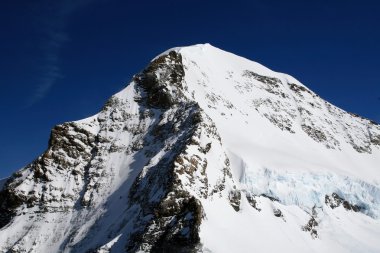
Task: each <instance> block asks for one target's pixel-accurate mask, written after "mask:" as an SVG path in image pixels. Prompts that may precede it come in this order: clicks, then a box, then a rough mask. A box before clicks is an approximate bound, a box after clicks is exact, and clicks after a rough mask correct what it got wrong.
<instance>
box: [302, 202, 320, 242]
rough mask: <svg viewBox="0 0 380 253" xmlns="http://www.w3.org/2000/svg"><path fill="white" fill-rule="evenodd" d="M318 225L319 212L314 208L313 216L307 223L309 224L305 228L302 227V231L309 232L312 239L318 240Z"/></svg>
mask: <svg viewBox="0 0 380 253" xmlns="http://www.w3.org/2000/svg"><path fill="white" fill-rule="evenodd" d="M318 225H319V224H318V222H317V211H316V207H315V206H314V207H313V209H312V214H311V217H310V220H309V221H308V222H307V224H306V225H305V226H303V227H302V230H303V231H306V232H309V233H310V235H311V237H312V238H313V239H316V238H318V231H317V226H318Z"/></svg>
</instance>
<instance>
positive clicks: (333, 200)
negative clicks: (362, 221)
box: [325, 192, 361, 212]
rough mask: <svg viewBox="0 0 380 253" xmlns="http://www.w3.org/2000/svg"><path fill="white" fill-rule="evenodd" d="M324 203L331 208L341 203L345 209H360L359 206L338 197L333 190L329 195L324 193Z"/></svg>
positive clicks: (356, 210)
mask: <svg viewBox="0 0 380 253" xmlns="http://www.w3.org/2000/svg"><path fill="white" fill-rule="evenodd" d="M325 203H326V205H328V206H329V207H331V208H332V209H334V208H337V207H339V206H340V205H343V207H344V208H345V209H346V210H350V211H351V210H352V211H354V212H359V211H360V210H361V207H360V206H358V205H355V204H352V203H350V202H348V201H347V200H345V199H344V198H342V197H340V196H339V195H338V194H336V193H335V192H334V193H333V194H331V196H328V195H326V196H325Z"/></svg>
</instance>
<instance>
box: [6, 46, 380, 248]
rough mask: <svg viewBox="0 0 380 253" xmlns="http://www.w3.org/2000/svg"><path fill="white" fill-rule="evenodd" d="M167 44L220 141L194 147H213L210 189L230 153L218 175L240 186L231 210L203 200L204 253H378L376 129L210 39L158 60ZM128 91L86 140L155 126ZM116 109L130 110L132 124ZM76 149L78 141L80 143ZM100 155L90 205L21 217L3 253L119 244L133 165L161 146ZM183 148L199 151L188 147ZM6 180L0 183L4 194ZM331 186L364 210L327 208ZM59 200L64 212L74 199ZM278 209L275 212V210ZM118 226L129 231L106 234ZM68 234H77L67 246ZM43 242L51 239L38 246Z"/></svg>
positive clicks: (70, 188) (220, 200)
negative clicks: (226, 168) (226, 174)
mask: <svg viewBox="0 0 380 253" xmlns="http://www.w3.org/2000/svg"><path fill="white" fill-rule="evenodd" d="M173 50H174V51H176V52H177V53H179V54H181V56H182V61H183V65H184V70H185V80H184V83H183V85H184V90H185V92H184V94H185V96H186V97H187V98H189V99H190V100H194V101H196V102H197V103H198V104H199V106H200V108H201V109H202V110H203V111H204V113H205V115H207V116H208V117H209V118H210V120H211V121H212V122H213V123H214V124H215V126H216V129H217V131H218V133H219V135H220V137H221V145H219V144H218V142H217V141H215V140H214V139H212V140H210V139H207V138H204V137H201V138H200V139H199V140H198V141H199V142H200V145H201V146H203V145H205V144H207V143H208V142H210V143H212V145H211V146H212V149H211V151H210V153H209V154H207V161H208V168H209V169H208V170H207V177H208V180H209V184H210V185H216V184H217V182H218V179H219V175H220V170H219V169H218V168H221V167H222V166H223V163H224V159H225V155H224V154H226V155H227V157H228V158H229V160H230V162H231V169H232V176H233V182H226V184H229V186H227V189H232V188H233V185H232V184H235V186H236V188H237V189H238V190H239V191H241V193H242V198H241V203H240V209H239V211H235V210H234V209H233V208H232V207H231V205H230V203H229V201H228V199H227V198H226V197H225V196H224V195H222V194H221V195H220V196H219V197H218V196H217V195H214V196H212V197H209V198H207V199H204V198H199V199H200V201H201V203H202V205H203V208H204V213H205V218H204V220H203V222H202V225H201V228H200V238H201V243H202V250H203V252H215V253H224V252H242V253H243V252H380V240H379V238H380V146H379V145H375V144H374V143H375V142H373V143H371V140H372V139H373V138H374V136H375V137H376V136H378V137H379V140H380V127H379V125H376V124H374V123H371V122H370V121H369V120H367V119H363V118H360V117H357V116H354V115H351V114H349V113H347V112H345V111H343V110H341V109H339V108H337V107H335V106H333V105H331V104H329V103H328V102H325V101H324V100H323V99H322V98H320V97H319V96H317V95H316V94H314V93H313V92H312V91H310V90H309V89H308V88H307V87H306V86H304V85H303V84H302V83H300V82H299V81H297V80H296V79H295V78H293V77H291V76H289V75H286V74H283V73H278V72H274V71H272V70H270V69H268V68H266V67H264V66H262V65H260V64H258V63H256V62H253V61H250V60H248V59H245V58H242V57H239V56H236V55H234V54H231V53H228V52H225V51H223V50H220V49H218V48H215V47H213V46H211V45H210V44H201V45H195V46H190V47H178V48H174V49H170V50H168V51H166V52H164V53H162V54H160V55H159V56H162V55H165V54H168V53H169V52H170V51H173ZM159 56H157V57H156V58H155V59H157V58H158V57H159ZM263 77H265V78H264V79H263ZM268 78H269V79H268ZM134 86H135V84H134V82H132V83H131V84H130V85H128V86H127V87H126V88H125V89H124V90H122V91H121V92H119V93H117V94H116V95H114V96H113V97H114V98H117V99H118V100H119V101H123V103H124V104H122V105H120V106H119V107H118V108H116V109H114V110H112V111H111V112H109V111H103V112H101V113H99V114H97V115H95V116H93V117H90V118H87V119H84V120H81V121H77V122H75V123H74V124H77V125H78V126H80V128H82V129H85V130H86V131H87V132H88V133H90V134H92V135H99V134H100V136H104V138H109V139H111V140H112V145H113V147H116V148H118V147H125V146H127V144H129V143H132V142H134V141H135V140H137V139H136V137H135V136H133V135H131V134H128V133H126V132H120V131H104V130H102V129H104V126H105V125H107V124H110V123H109V122H111V120H112V121H113V122H118V124H119V125H120V127H121V128H122V127H124V128H125V127H128V128H138V129H139V131H141V132H144V131H145V132H146V131H148V129H149V126H150V125H152V124H154V123H155V122H157V121H158V116H157V117H153V118H147V119H146V120H145V121H144V123H143V124H142V125H137V124H139V123H138V122H139V121H137V120H136V119H135V118H136V117H135V115H137V114H138V111H139V109H141V108H140V107H139V105H138V103H136V102H135V98H136V96H137V94H136V91H135V87H134ZM295 90H301V91H300V92H298V91H295ZM123 112H127V113H128V114H129V115H130V116H129V118H128V122H126V121H124V120H125V117H124V116H123ZM156 113H157V115H158V114H160V112H158V111H157V112H156ZM113 126H115V125H113ZM308 126H310V128H308ZM311 128H312V129H313V130H311V131H312V134H308V133H307V132H306V130H305V129H311ZM199 131H201V130H199ZM73 134H75V133H73ZM311 135H312V136H314V137H315V136H317V137H315V138H319V140H316V139H315V138H313V137H312V136H311ZM200 136H204V135H200ZM371 138H372V139H371ZM175 141H177V139H173V140H168V142H172V143H175ZM77 144H78V145H83V147H84V148H86V145H85V144H84V143H83V142H81V141H80V140H77ZM107 145H108V144H107ZM136 145H140V144H139V143H136ZM109 148H110V147H109V146H107V147H104V150H108V149H109ZM358 150H359V151H358ZM61 152H62V153H64V152H65V151H61ZM104 152H105V154H107V155H105V156H104V157H103V158H102V161H100V162H101V163H102V170H101V171H99V167H96V168H95V167H94V168H95V169H93V170H92V171H90V172H89V173H90V174H91V173H94V174H99V176H96V177H95V179H93V180H92V181H91V182H88V184H89V185H101V184H103V185H106V187H105V188H104V189H103V188H101V189H100V190H97V191H95V190H94V191H87V192H86V193H85V194H84V200H86V201H87V200H88V201H92V202H95V203H93V205H94V206H96V207H97V208H96V209H94V210H78V209H75V208H74V209H73V211H72V212H70V213H69V214H66V213H63V212H58V213H52V214H49V215H48V216H47V218H45V220H44V221H42V222H40V223H38V222H37V223H36V222H35V221H33V222H30V223H28V221H26V218H25V216H22V215H21V216H17V217H16V219H15V220H14V221H13V222H12V225H11V226H6V227H4V228H2V229H1V230H0V252H6V251H5V249H8V248H9V245H14V246H13V250H15V251H16V250H18V249H22V247H24V248H27V249H29V252H81V250H82V249H87V248H86V247H89V245H94V247H95V246H96V247H98V246H99V244H101V245H100V246H102V247H100V248H99V250H98V252H123V250H124V248H123V246H124V245H123V244H122V240H123V238H124V237H125V236H127V235H128V233H130V232H131V228H132V227H133V224H129V221H128V217H133V215H134V214H133V213H130V214H129V213H127V214H125V208H126V206H127V203H126V201H125V202H123V201H121V197H120V196H127V195H128V191H129V189H130V187H131V184H132V183H133V181H134V179H135V178H136V176H137V175H138V173H139V172H140V171H141V169H140V168H144V169H148V168H150V167H152V166H154V164H155V163H158V161H159V160H160V159H162V157H163V156H164V154H165V151H162V152H159V153H157V155H156V156H155V157H153V158H152V159H150V160H148V159H147V158H146V157H144V156H143V155H142V154H132V155H125V153H124V152H114V153H106V151H104ZM187 153H189V154H197V155H198V156H202V154H200V153H199V151H197V150H196V149H195V148H194V150H193V149H192V148H191V147H189V148H188V150H187ZM70 162H71V161H70ZM72 163H73V164H76V165H75V166H77V167H78V169H80V168H81V166H82V167H83V166H85V164H84V163H83V164H82V163H81V161H80V160H79V162H78V163H77V162H76V161H72ZM52 166H53V165H52ZM212 168H215V169H212ZM25 171H27V170H24V172H23V173H24V174H22V176H23V177H25V181H24V183H23V184H21V185H20V186H18V191H21V192H29V191H31V190H32V189H33V190H35V191H36V194H40V193H39V192H40V191H39V189H36V187H38V186H37V185H36V184H35V183H34V181H33V180H29V181H28V180H27V178H28V176H27V172H25ZM82 176H83V175H80V174H79V175H76V176H70V177H69V179H67V178H68V177H67V175H64V174H62V172H59V171H58V172H57V174H56V175H51V177H52V178H56V182H55V185H54V187H53V188H54V189H57V190H56V192H55V191H54V189H53V190H51V196H52V198H53V197H54V198H60V196H61V195H62V192H61V191H60V190H59V189H66V190H65V191H66V192H65V195H74V194H76V190H77V189H80V188H81V187H82V186H83V185H78V183H76V182H77V181H76V180H77V179H78V178H81V177H82ZM181 180H182V182H183V184H184V185H186V187H188V188H189V189H192V190H189V191H193V194H194V195H195V196H198V195H197V194H198V190H199V189H198V188H197V187H198V186H192V185H191V182H190V181H189V180H188V179H187V178H185V177H184V178H182V179H181ZM196 184H198V183H196ZM2 185H3V181H0V189H1V188H2ZM332 193H337V194H338V195H339V196H340V197H342V198H344V199H345V200H347V201H348V202H349V203H352V204H355V205H358V206H360V207H361V211H360V212H353V211H349V210H346V209H345V208H343V206H342V205H340V206H339V207H337V208H334V209H332V208H331V207H329V206H328V205H326V204H325V196H326V195H331V194H332ZM41 194H42V190H41ZM246 195H250V196H254V197H255V200H256V203H257V207H258V209H260V211H259V210H257V209H255V208H254V207H252V206H251V204H250V203H249V201H248V199H247V198H246ZM268 197H270V198H273V199H276V200H277V201H271V200H270V199H269V198H268ZM65 204H66V205H67V206H69V207H70V208H71V207H75V205H76V204H75V203H71V202H65ZM111 207H112V208H111ZM57 208H58V207H57ZM59 208H60V207H59ZM277 209H278V210H281V213H282V216H281V217H276V216H275V215H274V211H275V210H277ZM127 215H129V216H127ZM312 216H313V217H315V219H316V221H317V222H318V225H317V226H316V227H315V229H316V230H317V232H318V237H317V238H314V237H312V236H311V234H310V232H308V231H304V230H303V229H302V228H303V227H304V226H305V225H306V224H307V223H308V221H309V220H310V218H311V217H312ZM126 217H127V218H126ZM121 220H122V221H121ZM130 220H132V218H131V219H130ZM120 222H123V224H124V225H125V227H123V229H121V230H117V231H118V232H117V233H116V232H112V231H116V230H115V229H114V228H115V227H119V223H120ZM57 224H58V225H57ZM94 227H95V228H96V230H94ZM25 228H27V230H25ZM31 229H34V230H35V231H38V233H36V234H35V235H33V236H29V237H28V236H24V237H22V238H23V241H21V243H20V241H15V240H16V238H19V237H20V234H22V233H27V231H28V230H31ZM74 230H75V236H74V237H70V242H69V243H65V244H64V242H65V240H67V238H69V237H68V234H69V233H73V232H72V231H74ZM94 231H95V232H94ZM110 231H111V232H110ZM51 234H54V235H55V236H54V238H51ZM107 237H108V238H109V239H107V240H106V241H104V238H107ZM13 238H15V239H13ZM46 238H49V242H45V239H46ZM25 245H26V246H25ZM62 245H65V247H63V248H62ZM70 245H76V248H75V249H74V248H71V246H70ZM78 245H79V246H78ZM20 247H21V248H20ZM20 252H23V251H20Z"/></svg>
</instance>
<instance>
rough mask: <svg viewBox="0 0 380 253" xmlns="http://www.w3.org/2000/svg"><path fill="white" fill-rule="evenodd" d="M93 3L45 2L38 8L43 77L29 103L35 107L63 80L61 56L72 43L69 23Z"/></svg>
mask: <svg viewBox="0 0 380 253" xmlns="http://www.w3.org/2000/svg"><path fill="white" fill-rule="evenodd" d="M91 1H92V0H85V1H83V0H82V1H73V0H62V1H47V0H42V1H40V2H39V3H37V4H36V5H35V6H34V7H35V13H36V16H38V17H39V18H38V29H39V31H40V34H41V36H42V38H43V39H42V41H41V44H42V45H41V47H42V64H41V66H40V69H41V73H42V74H41V77H40V80H39V83H38V84H37V85H36V88H35V90H34V92H33V93H32V94H31V96H30V97H29V100H28V101H27V106H28V107H29V106H32V105H34V104H35V103H37V102H38V101H40V100H41V99H43V98H44V97H45V96H46V95H47V94H48V92H49V91H50V89H51V88H52V87H53V86H54V85H55V83H56V82H57V81H58V79H59V78H62V77H63V75H62V73H61V68H60V54H61V50H62V48H63V46H64V45H65V43H66V42H67V41H68V40H69V34H68V33H67V29H66V27H67V23H68V21H69V18H70V16H71V14H72V13H73V12H75V11H76V10H78V9H79V8H81V7H83V6H84V5H87V4H88V3H90V2H91Z"/></svg>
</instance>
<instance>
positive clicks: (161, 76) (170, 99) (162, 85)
mask: <svg viewBox="0 0 380 253" xmlns="http://www.w3.org/2000/svg"><path fill="white" fill-rule="evenodd" d="M157 70H160V71H159V72H158V71H157ZM184 75H185V71H184V69H183V65H182V57H181V55H180V54H178V53H177V52H175V51H171V52H169V54H167V55H163V56H160V57H158V58H157V59H155V60H153V61H152V62H151V64H150V65H149V66H148V67H147V68H146V69H145V70H144V71H143V72H142V73H141V74H140V75H137V76H136V77H135V78H134V80H135V81H136V82H137V83H138V84H139V85H141V86H142V87H143V88H144V90H145V91H146V93H147V95H146V102H147V104H148V105H149V106H152V107H157V108H164V109H167V108H169V107H170V106H172V105H174V104H176V103H178V102H179V100H180V99H181V98H182V97H183V95H182V94H181V93H182V91H181V89H183V87H182V80H183V77H184ZM169 89H170V92H169Z"/></svg>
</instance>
